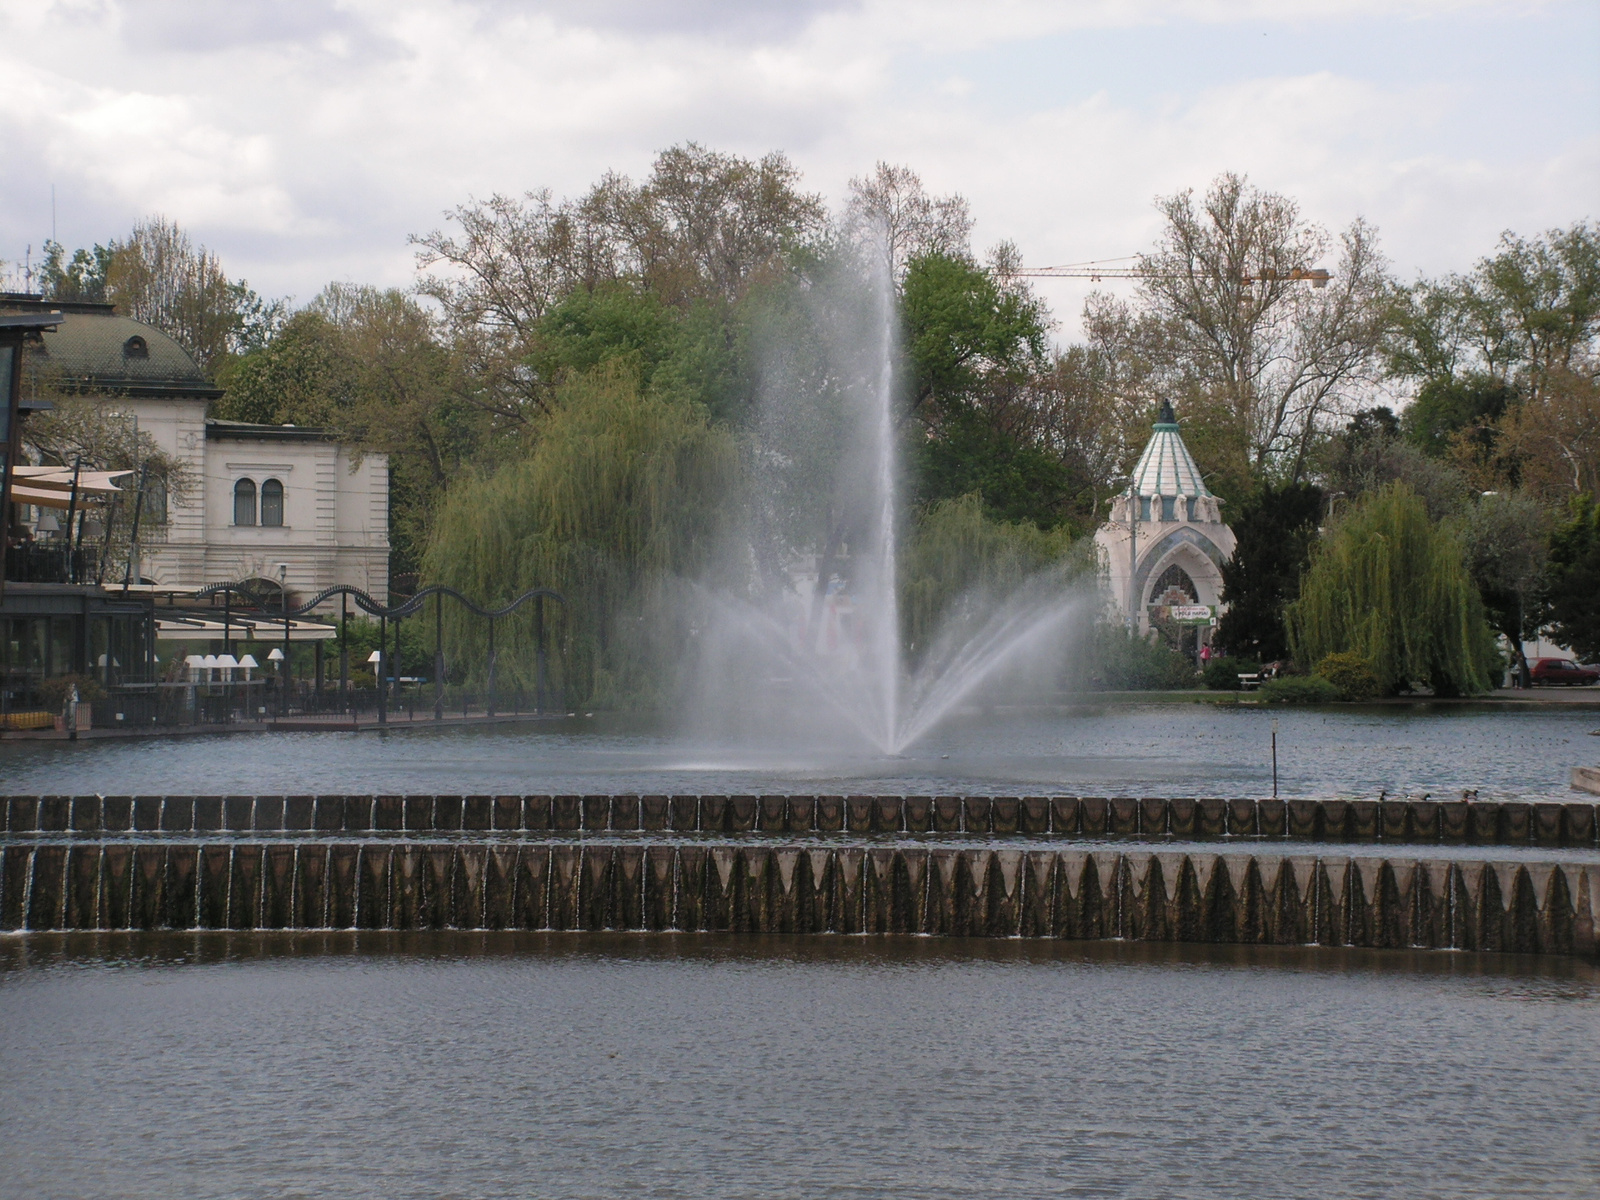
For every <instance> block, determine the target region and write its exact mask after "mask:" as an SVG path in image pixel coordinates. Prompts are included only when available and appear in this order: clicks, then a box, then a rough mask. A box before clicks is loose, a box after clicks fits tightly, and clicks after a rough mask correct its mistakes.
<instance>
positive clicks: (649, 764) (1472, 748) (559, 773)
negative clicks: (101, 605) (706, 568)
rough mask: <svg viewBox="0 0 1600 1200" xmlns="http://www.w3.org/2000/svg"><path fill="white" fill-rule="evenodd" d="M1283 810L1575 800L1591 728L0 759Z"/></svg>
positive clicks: (1122, 723) (312, 744)
mask: <svg viewBox="0 0 1600 1200" xmlns="http://www.w3.org/2000/svg"><path fill="white" fill-rule="evenodd" d="M1274 717H1276V718H1277V719H1278V721H1279V727H1280V731H1279V736H1278V764H1279V787H1280V790H1281V792H1282V793H1283V794H1284V795H1286V796H1305V797H1333V796H1351V795H1357V796H1359V795H1365V796H1375V795H1377V793H1378V792H1379V791H1380V790H1382V789H1386V790H1388V791H1389V792H1390V794H1396V793H1401V792H1410V793H1416V792H1431V793H1432V794H1434V795H1435V796H1442V795H1449V794H1452V793H1458V792H1459V791H1460V790H1462V789H1467V788H1470V789H1475V790H1478V791H1479V792H1480V794H1481V795H1482V796H1483V797H1484V798H1488V797H1489V796H1491V795H1493V796H1497V797H1502V798H1510V797H1529V798H1533V797H1555V798H1566V799H1570V798H1571V795H1572V794H1571V792H1570V786H1569V784H1570V777H1571V770H1572V768H1573V767H1574V766H1578V765H1583V764H1592V763H1594V762H1596V761H1600V738H1592V737H1590V736H1588V735H1589V733H1590V731H1591V730H1594V729H1596V728H1600V714H1597V713H1595V712H1593V711H1573V710H1570V709H1566V710H1552V709H1548V708H1541V709H1529V710H1509V711H1508V710H1506V709H1503V708H1500V709H1487V708H1473V707H1470V706H1452V707H1445V706H1437V707H1429V706H1425V705H1421V706H1416V707H1407V708H1381V709H1380V708H1373V709H1366V710H1350V709H1341V710H1337V711H1311V712H1308V711H1303V710H1302V711H1294V710H1288V711H1284V710H1279V711H1276V712H1271V711H1266V710H1262V709H1254V708H1237V709H1230V708H1221V709H1219V708H1216V707H1215V706H1213V705H1210V704H1191V703H1180V704H1163V705H1120V706H1108V707H1105V708H1099V709H1079V710H1072V711H1064V712H1056V713H1048V714H1040V713H1002V714H999V715H995V716H991V717H987V718H986V717H983V716H978V715H971V716H968V717H966V718H965V719H962V720H959V721H955V722H953V723H952V724H950V725H948V726H946V727H944V728H942V729H941V730H939V731H937V732H936V733H935V734H933V735H931V736H930V737H928V738H927V739H925V740H924V741H922V742H920V743H918V744H917V746H915V747H914V748H913V749H912V750H911V751H910V752H908V753H907V754H906V755H905V756H904V757H901V758H881V757H852V756H850V755H849V754H845V753H841V752H838V751H834V750H828V749H825V748H824V749H817V750H813V751H810V752H807V753H805V754H799V753H795V752H784V751H781V750H776V749H766V750H763V749H762V748H759V747H750V746H739V747H729V746H717V745H709V744H704V743H693V742H686V741H680V740H676V739H673V738H670V737H667V736H665V735H662V734H660V733H659V732H655V731H652V730H650V729H648V728H641V727H631V726H628V725H625V724H622V723H620V722H616V721H609V722H608V721H604V720H600V719H595V720H584V719H583V718H578V719H576V720H572V721H562V722H557V723H551V724H549V725H543V726H528V725H520V726H500V727H491V728H480V729H463V728H458V727H445V728H441V729H428V728H426V727H424V728H421V729H401V730H399V731H397V732H394V733H390V734H384V735H380V734H377V733H298V734H291V733H285V734H272V735H263V734H254V733H252V734H233V735H219V736H201V737H184V738H157V739H150V740H142V741H99V742H79V743H66V742H0V793H6V792H9V793H14V794H29V793H63V792H81V793H92V792H102V793H108V794H128V793H142V794H166V795H187V794H191V793H196V792H203V793H217V792H223V793H234V794H240V793H242V794H263V795H274V794H279V795H281V794H291V795H292V794H299V793H307V792H311V793H316V792H322V793H328V792H357V793H371V792H380V793H382V792H435V793H445V794H459V793H467V794H472V793H485V792H487V793H517V792H579V793H584V792H628V793H649V792H698V793H702V794H721V793H735V794H737V793H747V792H761V791H772V792H782V791H788V792H796V791H802V792H804V791H810V792H820V793H824V794H830V793H834V792H845V793H849V792H862V791H880V792H930V791H931V792H962V791H964V792H979V793H982V792H995V793H999V794H1027V793H1037V792H1040V791H1076V792H1079V793H1081V794H1086V795H1096V794H1102V795H1103V794H1111V795H1141V794H1142V795H1152V796H1161V795H1178V796H1195V795H1216V796H1236V795H1270V794H1271V790H1272V757H1271V733H1270V730H1271V723H1272V721H1273V719H1274Z"/></svg>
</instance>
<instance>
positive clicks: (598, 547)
mask: <svg viewBox="0 0 1600 1200" xmlns="http://www.w3.org/2000/svg"><path fill="white" fill-rule="evenodd" d="M735 462H736V454H735V449H734V443H733V439H732V438H731V437H730V436H729V434H728V433H727V432H726V431H725V430H723V429H721V428H719V427H716V426H713V425H712V424H711V423H710V422H709V421H708V420H707V419H706V416H705V414H704V411H703V410H702V409H701V408H699V407H698V406H695V405H691V404H688V403H686V402H684V401H682V400H681V399H676V398H671V397H663V396H661V395H658V394H656V393H652V392H647V391H644V390H642V389H641V388H640V387H639V384H638V380H637V378H636V377H635V376H633V375H632V374H629V373H627V372H625V371H622V370H620V369H616V368H610V369H603V370H601V371H599V372H596V373H595V374H592V375H588V376H581V377H575V378H573V379H571V380H569V381H568V382H567V383H566V384H565V385H563V386H562V388H561V389H560V390H559V391H558V393H557V398H556V405H555V407H554V411H553V412H552V414H551V416H550V418H549V419H548V421H547V422H546V423H545V425H544V427H543V428H542V430H541V435H540V437H539V439H538V441H537V442H536V443H535V444H534V446H533V449H532V451H531V453H529V454H527V455H526V456H524V457H520V458H517V459H514V460H513V461H510V462H508V463H506V464H505V465H504V466H502V467H501V468H499V469H498V470H496V471H494V472H492V473H489V474H472V475H469V476H467V477H465V478H463V479H461V480H460V481H458V482H457V483H456V484H455V485H454V486H453V487H452V488H451V489H450V491H449V493H448V495H447V497H446V499H445V502H444V504H443V505H442V507H441V508H440V511H439V513H438V517H437V519H436V521H435V524H434V528H433V532H432V537H431V540H430V542H429V545H428V551H427V555H426V557H425V559H424V570H425V572H426V577H427V579H428V581H429V582H435V583H445V584H449V585H450V586H452V587H454V588H456V589H458V590H460V591H461V592H464V593H465V594H466V595H469V596H473V597H475V598H478V599H479V600H480V602H481V603H485V604H492V605H499V604H504V603H506V602H507V601H509V600H511V599H513V598H514V597H515V596H517V595H518V594H520V593H521V592H523V591H525V590H527V589H529V588H533V587H549V588H554V589H555V590H557V591H559V592H560V593H562V595H564V596H565V597H566V599H567V606H566V609H565V610H564V612H563V613H562V614H561V615H560V616H559V617H558V618H553V619H552V623H551V626H550V628H551V629H552V630H553V631H556V632H558V633H559V642H558V645H559V650H560V653H559V654H558V655H554V656H553V657H552V666H553V668H554V674H553V682H555V683H556V684H557V685H558V686H560V687H562V688H563V689H564V691H565V695H566V697H567V702H568V703H572V704H577V703H585V704H594V705H622V704H639V703H648V702H649V700H650V699H651V698H652V697H653V694H654V689H656V688H657V687H659V686H661V684H662V682H663V681H662V677H661V675H660V674H659V660H658V659H657V658H656V657H655V647H654V646H653V644H652V643H650V641H649V638H650V637H651V636H660V637H662V638H665V639H666V640H667V641H668V642H674V641H675V640H676V639H679V638H682V637H686V636H688V631H687V630H685V629H681V628H679V627H678V623H677V622H675V621H674V620H673V619H672V617H671V616H670V615H669V614H667V613H666V612H664V611H661V607H662V606H661V605H660V602H661V600H662V597H663V591H664V589H665V588H666V587H667V586H668V581H669V579H670V577H674V576H676V577H684V578H693V577H697V576H699V575H701V574H702V573H703V572H704V570H705V569H706V568H707V567H708V565H709V564H710V562H711V558H712V554H713V550H714V546H715V543H716V539H717V534H718V530H719V525H720V521H721V520H722V518H723V515H724V514H723V513H722V511H721V506H720V504H719V499H720V498H721V497H724V496H726V495H728V494H729V493H730V488H731V484H732V480H733V475H734V466H735ZM554 607H555V606H554V605H552V611H554ZM531 608H532V606H531V605H529V606H527V607H526V608H525V609H524V611H523V613H522V614H521V616H519V617H515V618H510V619H508V620H507V621H506V622H504V624H503V625H502V626H501V628H500V629H499V631H498V634H497V636H498V638H499V642H498V650H499V679H500V681H502V682H503V684H504V685H505V686H508V687H509V686H513V685H514V684H521V685H522V686H525V687H528V686H532V683H533V675H532V671H533V653H532V652H533V637H532V633H531V628H530V626H529V624H528V622H530V621H531ZM445 621H446V628H447V634H448V637H449V639H450V647H451V649H450V651H449V653H450V654H451V656H452V657H453V658H459V659H461V660H462V661H470V662H474V663H481V662H483V661H484V659H485V657H486V649H487V647H486V646H485V644H484V639H485V631H484V628H483V623H482V622H481V621H480V620H478V619H476V618H470V617H467V618H462V617H460V616H459V615H458V614H454V613H452V612H451V611H450V610H449V609H447V610H446V613H445ZM519 622H520V624H519ZM679 645H680V646H681V643H679Z"/></svg>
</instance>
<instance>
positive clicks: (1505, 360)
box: [1386, 222, 1600, 503]
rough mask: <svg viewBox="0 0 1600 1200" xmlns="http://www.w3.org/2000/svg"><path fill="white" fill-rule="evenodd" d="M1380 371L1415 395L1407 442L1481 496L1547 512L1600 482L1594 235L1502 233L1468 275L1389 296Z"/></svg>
mask: <svg viewBox="0 0 1600 1200" xmlns="http://www.w3.org/2000/svg"><path fill="white" fill-rule="evenodd" d="M1391 307H1392V312H1393V314H1394V319H1393V321H1392V335H1391V337H1390V339H1389V341H1388V343H1387V345H1386V358H1387V362H1388V365H1389V370H1390V372H1391V374H1393V375H1394V376H1395V377H1396V378H1398V379H1400V380H1403V381H1408V382H1412V383H1414V384H1415V385H1416V387H1417V399H1416V401H1415V402H1414V403H1413V405H1412V408H1411V410H1408V412H1407V414H1406V421H1407V427H1408V433H1409V434H1410V435H1411V436H1412V437H1413V438H1414V439H1415V440H1416V441H1417V442H1418V444H1419V445H1423V446H1425V447H1427V448H1428V449H1429V450H1430V451H1436V452H1437V451H1439V450H1441V449H1444V450H1446V451H1447V452H1448V454H1449V456H1450V457H1451V458H1453V459H1454V460H1455V461H1456V462H1457V463H1458V464H1459V465H1460V466H1461V468H1462V469H1463V470H1465V471H1467V472H1468V473H1469V474H1470V475H1471V476H1472V478H1473V481H1474V483H1475V484H1476V485H1477V486H1478V487H1479V489H1480V490H1502V491H1503V490H1509V489H1511V488H1525V489H1527V490H1529V491H1530V492H1532V493H1533V494H1535V495H1537V496H1539V497H1541V498H1543V499H1544V500H1545V501H1546V502H1551V503H1560V502H1562V501H1564V500H1565V499H1566V498H1569V497H1570V496H1571V495H1572V494H1573V492H1575V491H1582V490H1584V489H1591V490H1592V489H1593V488H1594V487H1595V486H1596V483H1597V482H1600V400H1597V399H1596V397H1597V379H1600V226H1596V225H1595V224H1593V223H1591V222H1579V223H1577V224H1575V225H1573V226H1571V227H1570V228H1568V229H1554V230H1550V231H1549V232H1547V233H1545V234H1544V235H1543V236H1541V237H1539V238H1534V239H1527V238H1522V237H1519V236H1517V235H1515V234H1512V233H1510V232H1507V233H1505V234H1503V235H1502V236H1501V238H1500V244H1499V247H1498V249H1497V251H1496V252H1495V253H1494V254H1492V255H1489V256H1487V257H1485V258H1483V259H1480V260H1479V261H1478V263H1477V265H1476V266H1475V267H1474V268H1473V269H1472V271H1471V272H1469V273H1468V274H1466V275H1447V276H1444V277H1442V278H1440V279H1435V280H1428V279H1420V280H1418V281H1417V282H1416V283H1415V284H1413V285H1411V286H1410V287H1408V288H1402V289H1397V290H1396V292H1395V293H1394V295H1393V301H1392V306H1391Z"/></svg>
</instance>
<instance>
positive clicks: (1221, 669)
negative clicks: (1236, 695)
mask: <svg viewBox="0 0 1600 1200" xmlns="http://www.w3.org/2000/svg"><path fill="white" fill-rule="evenodd" d="M1260 670H1261V664H1260V663H1259V662H1256V661H1255V660H1254V659H1249V658H1227V657H1223V658H1213V659H1212V660H1211V661H1210V662H1208V663H1207V664H1206V666H1205V670H1204V671H1202V672H1201V678H1202V679H1204V681H1205V685H1206V687H1208V688H1210V689H1211V690H1212V691H1213V692H1237V691H1238V690H1239V689H1240V686H1241V685H1240V683H1239V676H1240V675H1254V674H1256V673H1257V672H1259V671H1260Z"/></svg>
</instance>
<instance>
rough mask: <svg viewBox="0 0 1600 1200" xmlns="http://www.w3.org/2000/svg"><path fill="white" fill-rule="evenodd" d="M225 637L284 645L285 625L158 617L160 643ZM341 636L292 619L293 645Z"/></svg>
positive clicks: (255, 620)
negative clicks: (225, 622)
mask: <svg viewBox="0 0 1600 1200" xmlns="http://www.w3.org/2000/svg"><path fill="white" fill-rule="evenodd" d="M224 635H226V636H227V637H230V638H232V639H233V640H234V641H236V642H280V643H281V642H282V641H283V622H282V621H266V620H261V619H259V618H255V617H235V618H233V620H231V621H229V622H228V623H227V624H226V626H224V624H223V622H221V621H218V620H213V619H211V618H210V617H180V616H177V615H172V616H160V617H157V618H156V640H157V641H160V642H220V641H222V640H223V637H224ZM338 636H339V630H338V629H337V628H336V627H335V626H332V625H324V624H322V622H320V621H296V620H295V619H293V618H292V617H291V618H290V620H289V640H290V641H291V642H325V641H328V640H329V639H331V638H335V637H338Z"/></svg>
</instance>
